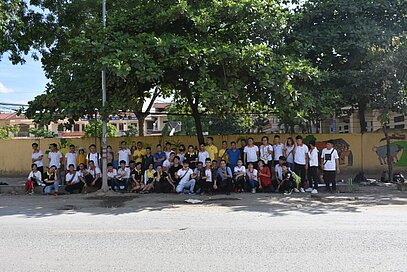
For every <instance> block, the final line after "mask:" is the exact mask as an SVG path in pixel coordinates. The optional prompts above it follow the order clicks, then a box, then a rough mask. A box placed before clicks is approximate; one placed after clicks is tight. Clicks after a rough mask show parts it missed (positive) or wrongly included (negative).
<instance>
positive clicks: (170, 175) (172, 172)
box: [168, 156, 182, 186]
mask: <svg viewBox="0 0 407 272" xmlns="http://www.w3.org/2000/svg"><path fill="white" fill-rule="evenodd" d="M179 169H182V165H181V164H180V159H179V157H178V156H175V157H174V164H173V165H172V166H171V167H170V168H169V169H168V179H169V181H170V182H171V183H172V184H174V185H175V186H177V185H178V183H179V179H178V178H177V177H176V175H175V174H176V173H177V172H178V170H179Z"/></svg>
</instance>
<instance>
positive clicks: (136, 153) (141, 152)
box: [133, 141, 147, 163]
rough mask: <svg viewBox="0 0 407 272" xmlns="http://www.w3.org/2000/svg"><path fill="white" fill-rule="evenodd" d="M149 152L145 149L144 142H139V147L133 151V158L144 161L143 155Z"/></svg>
mask: <svg viewBox="0 0 407 272" xmlns="http://www.w3.org/2000/svg"><path fill="white" fill-rule="evenodd" d="M146 154H147V151H146V149H143V143H142V142H140V141H139V142H137V147H136V149H135V150H134V151H133V159H134V160H135V161H136V163H138V162H142V160H143V157H144V156H145V155H146Z"/></svg>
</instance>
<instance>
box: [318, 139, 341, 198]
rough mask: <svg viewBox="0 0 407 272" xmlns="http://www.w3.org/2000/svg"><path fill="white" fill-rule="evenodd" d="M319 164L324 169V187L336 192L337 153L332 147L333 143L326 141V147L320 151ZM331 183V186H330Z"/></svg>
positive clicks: (338, 171)
mask: <svg viewBox="0 0 407 272" xmlns="http://www.w3.org/2000/svg"><path fill="white" fill-rule="evenodd" d="M321 160H322V162H321V165H322V168H323V170H324V174H323V176H324V182H325V184H326V188H327V189H328V190H330V191H331V192H332V193H337V191H336V174H339V173H340V170H339V155H338V151H336V149H335V148H334V143H333V142H332V141H328V142H327V144H326V148H324V149H323V150H322V152H321ZM330 184H332V188H331V187H330Z"/></svg>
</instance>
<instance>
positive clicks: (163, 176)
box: [154, 172, 168, 183]
mask: <svg viewBox="0 0 407 272" xmlns="http://www.w3.org/2000/svg"><path fill="white" fill-rule="evenodd" d="M157 176H158V172H155V173H154V178H156V177H157ZM167 177H168V175H167V173H165V172H162V173H161V175H160V181H158V182H161V183H164V182H168V180H167ZM154 181H155V182H157V180H156V179H154Z"/></svg>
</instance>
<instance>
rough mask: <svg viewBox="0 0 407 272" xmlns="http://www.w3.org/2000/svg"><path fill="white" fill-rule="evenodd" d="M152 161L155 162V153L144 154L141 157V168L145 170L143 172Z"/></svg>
mask: <svg viewBox="0 0 407 272" xmlns="http://www.w3.org/2000/svg"><path fill="white" fill-rule="evenodd" d="M152 163H154V157H153V155H150V156H147V155H145V156H143V158H142V159H141V169H142V170H143V172H144V171H146V170H147V169H148V166H149V165H150V164H152Z"/></svg>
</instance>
